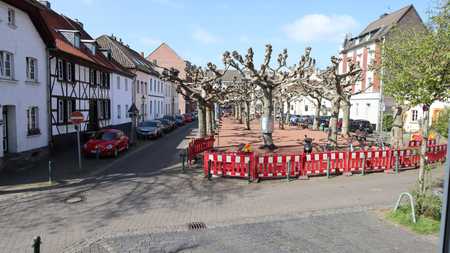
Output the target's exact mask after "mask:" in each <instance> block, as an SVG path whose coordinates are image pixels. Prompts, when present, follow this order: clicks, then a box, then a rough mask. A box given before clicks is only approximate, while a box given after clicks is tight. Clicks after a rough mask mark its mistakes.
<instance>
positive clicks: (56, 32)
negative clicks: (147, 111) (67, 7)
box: [2, 0, 133, 75]
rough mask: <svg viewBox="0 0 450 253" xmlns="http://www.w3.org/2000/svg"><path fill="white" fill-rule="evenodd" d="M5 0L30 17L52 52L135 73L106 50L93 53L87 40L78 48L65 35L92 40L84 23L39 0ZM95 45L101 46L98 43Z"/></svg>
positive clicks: (121, 71) (101, 66) (108, 69)
mask: <svg viewBox="0 0 450 253" xmlns="http://www.w3.org/2000/svg"><path fill="white" fill-rule="evenodd" d="M2 1H5V2H6V3H8V4H10V5H12V6H14V7H16V8H18V9H21V10H23V11H24V12H26V13H27V14H28V15H29V16H30V18H31V20H32V22H33V24H34V26H35V27H36V29H37V30H38V32H39V34H40V35H41V37H42V39H43V40H44V42H45V43H46V45H47V48H49V49H51V52H55V53H60V54H62V55H66V56H69V57H72V58H75V59H78V60H79V61H82V62H84V63H87V64H89V65H93V66H95V67H97V68H101V69H105V70H107V71H111V72H119V73H122V74H126V75H133V74H132V73H130V72H129V71H127V70H123V69H121V68H118V67H117V66H116V65H115V64H113V63H112V62H111V61H109V60H108V59H107V58H106V57H105V56H104V55H103V53H102V52H100V51H98V50H96V53H95V54H93V53H92V52H91V51H90V50H89V49H88V48H87V47H86V46H85V45H84V43H80V47H79V48H76V47H74V46H73V45H72V44H71V42H69V41H68V40H67V39H66V37H64V36H63V35H62V34H61V32H60V31H61V30H65V31H77V32H78V33H79V35H80V40H82V41H83V40H86V41H92V40H93V39H92V37H91V36H90V35H89V34H88V33H87V32H86V31H85V30H84V29H83V25H82V24H81V23H80V22H78V21H75V20H72V19H71V18H69V17H66V16H64V15H62V14H58V13H56V12H55V11H53V10H52V9H51V8H48V7H46V6H44V5H43V4H41V3H39V2H38V1H36V0H2ZM94 43H95V42H94ZM94 46H96V47H98V45H97V44H95V45H94Z"/></svg>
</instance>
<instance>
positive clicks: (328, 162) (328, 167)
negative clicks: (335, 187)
mask: <svg viewBox="0 0 450 253" xmlns="http://www.w3.org/2000/svg"><path fill="white" fill-rule="evenodd" d="M330 167H331V162H330V157H329V156H328V154H327V178H330Z"/></svg>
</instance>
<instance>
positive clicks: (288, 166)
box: [286, 159, 291, 182]
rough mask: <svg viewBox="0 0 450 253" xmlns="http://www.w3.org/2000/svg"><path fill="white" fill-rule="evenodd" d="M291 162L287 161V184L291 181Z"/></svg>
mask: <svg viewBox="0 0 450 253" xmlns="http://www.w3.org/2000/svg"><path fill="white" fill-rule="evenodd" d="M290 176H291V160H290V159H289V161H288V162H287V174H286V180H287V181H288V182H289V181H291V178H290Z"/></svg>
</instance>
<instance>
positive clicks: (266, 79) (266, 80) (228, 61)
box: [223, 45, 314, 149]
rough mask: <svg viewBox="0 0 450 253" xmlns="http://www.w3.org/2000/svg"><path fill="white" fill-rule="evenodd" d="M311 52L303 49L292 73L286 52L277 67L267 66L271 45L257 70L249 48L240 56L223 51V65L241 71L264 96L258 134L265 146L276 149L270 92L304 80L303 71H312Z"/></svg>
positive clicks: (280, 56) (284, 51)
mask: <svg viewBox="0 0 450 253" xmlns="http://www.w3.org/2000/svg"><path fill="white" fill-rule="evenodd" d="M310 51H311V49H310V48H308V49H307V50H306V53H305V55H304V56H303V57H302V58H301V61H300V64H298V66H296V67H295V68H292V70H289V69H288V68H287V66H286V59H287V57H288V53H287V49H284V50H283V52H282V53H281V54H279V55H278V58H277V62H278V65H277V67H276V68H272V67H271V66H270V62H271V58H272V45H266V50H265V55H264V61H263V64H262V65H261V67H260V68H259V69H257V68H256V67H255V64H254V60H253V56H254V53H253V49H252V48H249V49H248V51H247V54H246V55H245V59H244V57H242V56H241V55H240V54H239V53H238V52H237V51H233V53H230V52H228V51H227V52H225V53H224V55H223V61H224V64H225V66H227V67H228V66H231V67H233V68H235V69H236V70H238V71H240V72H241V73H242V75H243V76H245V77H246V78H247V79H248V80H249V81H250V82H251V83H253V84H255V85H257V86H258V87H259V88H260V89H261V91H262V93H263V95H264V96H263V99H262V100H263V115H262V117H261V131H262V135H263V140H264V147H267V148H269V149H275V148H276V146H275V145H274V143H273V139H272V132H273V122H274V119H273V111H274V109H273V92H274V90H275V88H277V87H278V86H280V85H282V84H285V83H290V82H293V81H294V80H296V79H300V78H303V77H304V73H305V70H307V69H309V68H313V67H314V64H313V60H312V59H311V57H310V56H309V54H310Z"/></svg>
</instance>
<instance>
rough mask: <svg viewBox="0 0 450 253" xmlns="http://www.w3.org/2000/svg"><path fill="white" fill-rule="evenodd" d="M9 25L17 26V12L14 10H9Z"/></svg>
mask: <svg viewBox="0 0 450 253" xmlns="http://www.w3.org/2000/svg"><path fill="white" fill-rule="evenodd" d="M8 25H10V26H15V25H16V12H15V11H14V9H12V8H9V9H8Z"/></svg>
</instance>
